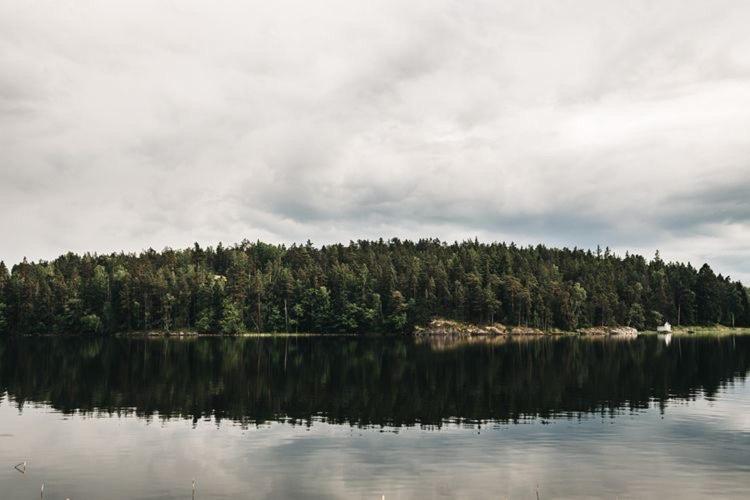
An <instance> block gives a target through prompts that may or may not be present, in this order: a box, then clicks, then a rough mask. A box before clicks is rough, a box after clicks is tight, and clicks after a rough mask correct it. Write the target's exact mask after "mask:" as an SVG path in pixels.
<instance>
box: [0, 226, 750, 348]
mask: <svg viewBox="0 0 750 500" xmlns="http://www.w3.org/2000/svg"><path fill="white" fill-rule="evenodd" d="M437 317H440V318H449V319H454V320H459V321H465V322H470V323H477V324H483V323H495V322H500V323H504V324H506V325H525V326H531V327H536V328H540V329H543V330H551V329H559V330H566V331H572V330H575V329H576V328H581V327H587V326H598V325H627V326H633V327H635V328H638V329H644V328H652V327H654V326H656V325H658V324H661V323H662V322H664V321H670V322H671V323H672V324H675V325H714V324H722V325H727V326H750V304H749V303H748V290H747V289H746V288H744V287H743V285H742V283H740V282H739V281H733V280H731V279H730V278H729V277H728V276H722V275H721V274H716V273H715V272H714V271H713V270H712V269H711V267H710V266H709V265H708V264H703V265H702V266H701V267H700V269H696V268H695V267H693V266H692V265H690V264H685V263H672V262H670V263H666V262H664V261H663V260H662V259H661V257H660V256H659V254H658V252H657V253H656V255H655V256H654V257H653V258H652V259H651V260H647V259H646V258H644V257H643V256H640V255H635V254H629V253H628V254H626V255H625V256H624V257H623V256H618V255H615V254H614V253H612V252H610V251H609V249H604V250H602V249H600V248H597V249H596V250H595V251H592V250H582V249H577V248H573V249H569V248H562V249H556V248H547V247H545V246H543V245H538V246H528V247H520V246H516V245H515V244H512V243H510V244H506V243H480V242H479V241H476V240H474V241H464V242H460V243H459V242H455V243H446V242H441V241H439V240H436V239H423V240H419V241H408V240H399V239H391V240H387V241H384V240H382V239H381V240H378V241H356V242H350V243H349V244H348V245H343V244H333V245H324V246H321V247H317V246H314V245H313V244H312V243H310V242H307V243H306V244H303V245H297V244H294V245H291V246H286V245H272V244H267V243H263V242H260V241H258V242H250V241H247V240H245V241H243V242H242V243H240V244H237V245H234V246H228V247H225V246H223V245H222V244H219V245H218V246H216V247H215V248H214V247H207V248H201V247H200V246H199V245H198V244H197V243H196V244H195V245H194V246H193V247H192V248H188V249H184V250H174V249H170V248H167V249H164V250H163V251H161V252H158V251H155V250H153V249H149V250H147V251H144V252H141V253H140V254H133V253H112V254H108V255H96V254H89V253H86V254H84V255H76V254H73V253H68V254H65V255H62V256H60V257H58V258H56V259H54V260H52V261H49V262H48V261H39V262H27V261H26V260H25V259H24V261H23V262H21V263H18V264H15V265H13V267H12V269H10V270H9V269H8V268H7V266H6V265H5V264H4V263H2V262H0V334H6V335H13V334H65V333H86V334H112V333H122V332H133V331H165V332H172V331H197V332H201V333H216V334H236V333H241V332H310V333H409V332H411V331H412V330H413V329H414V327H415V326H417V325H423V324H426V323H428V322H429V321H430V320H431V319H433V318H437Z"/></svg>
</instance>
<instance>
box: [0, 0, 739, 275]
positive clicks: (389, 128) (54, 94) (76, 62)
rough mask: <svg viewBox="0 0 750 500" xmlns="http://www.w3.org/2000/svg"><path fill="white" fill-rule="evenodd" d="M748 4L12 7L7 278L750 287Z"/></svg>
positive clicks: (0, 166) (2, 110) (0, 176)
mask: <svg viewBox="0 0 750 500" xmlns="http://www.w3.org/2000/svg"><path fill="white" fill-rule="evenodd" d="M748 20H750V5H748V4H747V3H746V2H740V1H732V0H727V1H719V2H714V1H711V2H709V1H707V0H701V1H688V2H684V1H679V2H677V1H675V2H669V1H668V2H659V3H658V4H654V3H653V2H646V1H641V2H627V3H620V2H596V1H590V2H588V1H583V2H551V1H550V2H543V3H542V4H538V5H534V6H531V5H529V4H528V3H527V2H504V3H502V4H500V5H498V4H497V2H484V1H479V2H476V3H473V4H472V5H471V6H468V5H466V4H464V3H459V2H454V1H449V0H444V1H429V2H427V1H425V2H410V3H409V4H408V5H405V4H404V3H403V2H396V1H391V0H386V1H381V2H371V3H368V4H367V5H362V4H361V3H353V2H345V1H343V0H342V1H327V2H324V3H322V4H321V3H315V4H311V3H309V2H297V1H291V0H290V1H282V2H278V3H274V4H273V5H270V4H266V3H262V2H222V3H221V4H219V5H216V4H214V3H208V2H204V1H199V0H189V1H184V2H179V3H174V2H167V1H163V2H162V1H145V0H143V1H134V2H129V3H127V4H123V3H121V2H114V1H111V2H109V1H103V2H97V3H96V4H94V5H87V6H83V5H82V4H78V3H73V2H70V3H68V2H62V3H61V2H52V1H41V2H33V3H29V2H21V1H16V0H10V1H6V2H3V3H2V4H0V151H2V153H0V231H2V234H4V235H7V236H6V237H4V238H3V240H2V241H1V242H0V258H4V259H5V260H7V261H9V262H16V261H18V260H20V259H21V258H22V257H23V256H28V257H29V258H32V259H37V258H51V257H54V256H55V255H57V254H59V253H61V252H63V251H66V250H68V249H71V250H75V251H85V250H98V251H111V250H118V249H120V248H123V249H126V250H138V249H141V248H144V247H148V246H153V247H156V248H159V247H162V246H166V245H170V246H185V245H189V244H190V243H192V242H193V241H199V242H201V243H204V244H215V243H216V242H218V241H219V240H223V241H225V242H232V241H238V240H241V239H242V238H245V237H247V238H250V239H255V238H261V239H266V240H269V241H276V242H289V241H304V240H307V239H308V238H310V239H312V240H313V241H315V242H318V243H323V242H329V241H338V240H343V241H348V240H349V239H355V238H363V237H381V236H382V237H390V236H399V237H413V238H417V237H423V236H437V237H441V238H443V239H453V238H459V239H460V238H466V237H474V236H478V237H480V238H483V239H488V240H495V239H507V240H515V241H518V242H520V243H522V244H525V243H536V242H539V241H542V242H547V243H550V244H555V245H569V246H574V245H577V246H579V247H580V246H583V247H592V246H596V245H597V244H602V245H609V246H611V247H613V248H614V249H616V250H617V251H622V252H624V251H625V250H631V251H640V252H644V253H651V252H653V251H654V250H656V249H657V248H659V249H660V250H661V252H662V255H663V256H665V257H666V258H672V259H684V260H691V261H693V262H694V263H695V264H697V265H699V264H700V263H702V262H703V261H704V260H708V261H710V262H711V263H715V265H714V267H716V268H717V270H718V271H720V272H724V273H725V274H732V275H734V276H737V277H740V278H743V279H745V280H750V268H748V266H747V265H746V264H745V260H744V259H743V255H747V254H748V251H750V206H749V205H748V202H747V200H746V198H747V196H746V194H747V193H748V192H749V191H750V176H749V175H748V172H750V167H749V166H748V163H747V158H748V153H750V139H748V137H747V130H749V129H750V55H749V54H750V35H748V32H747V30H746V25H747V22H748Z"/></svg>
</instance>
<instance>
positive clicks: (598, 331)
mask: <svg viewBox="0 0 750 500" xmlns="http://www.w3.org/2000/svg"><path fill="white" fill-rule="evenodd" d="M576 332H578V333H580V334H581V335H592V336H598V335H620V336H626V337H634V336H636V335H638V330H636V329H635V328H633V327H630V326H594V327H591V328H579V329H578V330H576Z"/></svg>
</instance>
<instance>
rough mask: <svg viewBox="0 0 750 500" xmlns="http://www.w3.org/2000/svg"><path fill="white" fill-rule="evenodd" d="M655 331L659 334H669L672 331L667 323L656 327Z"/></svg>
mask: <svg viewBox="0 0 750 500" xmlns="http://www.w3.org/2000/svg"><path fill="white" fill-rule="evenodd" d="M656 331H657V332H659V333H669V332H671V331H672V325H670V324H669V322H668V321H667V322H666V323H664V326H657V327H656Z"/></svg>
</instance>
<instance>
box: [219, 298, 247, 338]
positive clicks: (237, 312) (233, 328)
mask: <svg viewBox="0 0 750 500" xmlns="http://www.w3.org/2000/svg"><path fill="white" fill-rule="evenodd" d="M222 310H223V312H222V316H221V321H219V330H220V331H221V333H223V334H225V335H232V334H235V333H241V332H242V331H243V330H244V329H245V326H244V324H243V323H242V311H241V309H240V307H239V306H238V305H237V304H235V303H234V302H233V301H232V300H231V299H224V302H223V303H222Z"/></svg>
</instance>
